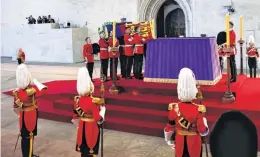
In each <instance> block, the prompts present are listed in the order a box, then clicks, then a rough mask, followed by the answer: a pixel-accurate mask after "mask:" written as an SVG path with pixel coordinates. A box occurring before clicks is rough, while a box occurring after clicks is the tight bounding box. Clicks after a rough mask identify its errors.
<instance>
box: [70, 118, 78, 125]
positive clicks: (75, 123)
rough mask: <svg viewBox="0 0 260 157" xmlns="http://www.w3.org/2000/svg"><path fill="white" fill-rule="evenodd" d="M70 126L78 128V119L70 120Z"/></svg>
mask: <svg viewBox="0 0 260 157" xmlns="http://www.w3.org/2000/svg"><path fill="white" fill-rule="evenodd" d="M71 122H72V124H74V125H76V126H78V125H79V119H72V120H71Z"/></svg>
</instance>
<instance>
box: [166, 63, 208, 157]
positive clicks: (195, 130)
mask: <svg viewBox="0 0 260 157" xmlns="http://www.w3.org/2000/svg"><path fill="white" fill-rule="evenodd" d="M177 91H178V98H179V100H180V102H178V103H171V104H170V105H169V110H170V111H169V115H168V118H169V121H168V124H167V126H166V127H165V130H164V133H165V140H166V141H167V143H168V141H170V139H171V136H172V134H173V133H174V131H175V132H176V137H175V140H176V141H175V143H176V145H175V153H176V157H200V156H202V140H201V136H206V135H207V134H208V132H209V129H208V124H207V120H206V118H205V117H204V116H205V113H206V107H205V106H204V105H198V104H195V103H193V102H192V101H193V100H194V99H196V95H197V93H198V89H197V87H196V79H195V76H194V74H193V72H192V71H191V70H190V69H188V68H183V69H181V71H180V73H179V79H178V87H177ZM173 126H175V127H173ZM173 128H175V129H173Z"/></svg>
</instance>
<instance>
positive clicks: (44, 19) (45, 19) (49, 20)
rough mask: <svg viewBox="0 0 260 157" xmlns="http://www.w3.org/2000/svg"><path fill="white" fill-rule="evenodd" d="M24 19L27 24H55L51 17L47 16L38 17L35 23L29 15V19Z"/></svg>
mask: <svg viewBox="0 0 260 157" xmlns="http://www.w3.org/2000/svg"><path fill="white" fill-rule="evenodd" d="M26 19H28V24H36V22H37V24H43V23H55V20H54V19H53V18H52V17H51V15H48V17H47V16H42V17H41V16H39V17H38V19H37V21H36V20H35V18H34V17H33V16H32V15H30V16H29V17H27V18H26Z"/></svg>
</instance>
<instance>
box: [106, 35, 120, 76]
mask: <svg viewBox="0 0 260 157" xmlns="http://www.w3.org/2000/svg"><path fill="white" fill-rule="evenodd" d="M108 45H109V58H110V77H111V79H113V58H114V57H115V76H114V77H116V79H119V77H117V65H118V57H119V50H117V51H116V52H114V53H115V56H114V55H113V52H112V51H111V48H112V47H113V31H111V32H110V37H109V39H108ZM115 47H116V48H117V49H119V42H118V40H117V39H116V45H115Z"/></svg>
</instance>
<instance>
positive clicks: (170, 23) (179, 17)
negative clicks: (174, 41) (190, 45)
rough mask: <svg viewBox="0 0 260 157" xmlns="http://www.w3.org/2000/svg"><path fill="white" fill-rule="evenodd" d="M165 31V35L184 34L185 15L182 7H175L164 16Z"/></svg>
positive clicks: (175, 35) (176, 35) (177, 35)
mask: <svg viewBox="0 0 260 157" xmlns="http://www.w3.org/2000/svg"><path fill="white" fill-rule="evenodd" d="M165 33H166V35H167V37H179V36H185V16H184V12H183V11H182V9H180V8H177V9H175V10H173V11H171V12H170V13H169V14H168V15H167V16H166V18H165Z"/></svg>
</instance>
